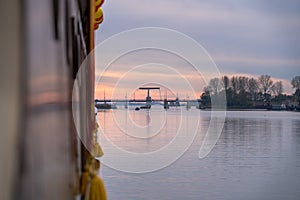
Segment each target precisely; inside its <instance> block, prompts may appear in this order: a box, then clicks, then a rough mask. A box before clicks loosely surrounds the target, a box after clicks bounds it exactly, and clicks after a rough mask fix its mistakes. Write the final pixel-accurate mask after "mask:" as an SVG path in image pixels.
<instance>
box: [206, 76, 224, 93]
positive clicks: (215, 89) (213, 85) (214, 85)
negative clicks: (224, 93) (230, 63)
mask: <svg viewBox="0 0 300 200" xmlns="http://www.w3.org/2000/svg"><path fill="white" fill-rule="evenodd" d="M209 88H210V92H211V93H212V94H218V93H219V92H220V91H221V90H222V89H224V86H223V83H222V81H220V79H219V78H213V79H210V81H209Z"/></svg>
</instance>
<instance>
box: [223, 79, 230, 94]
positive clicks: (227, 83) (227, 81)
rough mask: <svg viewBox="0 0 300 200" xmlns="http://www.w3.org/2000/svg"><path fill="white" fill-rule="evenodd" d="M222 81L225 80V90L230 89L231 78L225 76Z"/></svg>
mask: <svg viewBox="0 0 300 200" xmlns="http://www.w3.org/2000/svg"><path fill="white" fill-rule="evenodd" d="M222 80H223V84H224V89H225V91H227V89H228V88H229V78H228V76H223V77H222Z"/></svg>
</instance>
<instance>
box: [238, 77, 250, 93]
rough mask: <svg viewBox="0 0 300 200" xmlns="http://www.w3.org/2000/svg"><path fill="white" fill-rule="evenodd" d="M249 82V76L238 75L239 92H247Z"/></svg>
mask: <svg viewBox="0 0 300 200" xmlns="http://www.w3.org/2000/svg"><path fill="white" fill-rule="evenodd" d="M247 82H248V78H247V77H245V76H239V77H238V86H237V88H238V91H239V93H245V92H246V90H247Z"/></svg>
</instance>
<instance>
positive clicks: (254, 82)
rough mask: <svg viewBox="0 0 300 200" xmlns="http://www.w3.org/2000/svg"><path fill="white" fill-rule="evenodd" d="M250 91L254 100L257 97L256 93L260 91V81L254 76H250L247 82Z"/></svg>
mask: <svg viewBox="0 0 300 200" xmlns="http://www.w3.org/2000/svg"><path fill="white" fill-rule="evenodd" d="M247 87H248V91H249V93H250V94H251V96H252V100H254V99H255V94H256V93H258V82H257V80H255V79H254V78H250V79H249V80H248V83H247Z"/></svg>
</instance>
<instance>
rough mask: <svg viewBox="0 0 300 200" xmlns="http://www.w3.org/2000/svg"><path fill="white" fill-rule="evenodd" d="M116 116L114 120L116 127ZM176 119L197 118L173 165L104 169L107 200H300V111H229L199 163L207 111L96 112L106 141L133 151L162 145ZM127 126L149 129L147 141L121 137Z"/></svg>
mask: <svg viewBox="0 0 300 200" xmlns="http://www.w3.org/2000/svg"><path fill="white" fill-rule="evenodd" d="M113 112H114V114H115V115H113ZM162 113H163V115H162ZM114 116H118V117H117V121H118V124H116V123H115V121H116V120H115V119H116V117H114ZM162 116H163V117H164V120H165V121H164V120H162V119H160V117H162ZM182 117H184V118H185V119H187V120H188V121H189V120H193V119H194V118H197V119H198V118H199V117H200V122H199V128H198V134H197V136H196V138H195V140H194V142H193V144H192V145H191V147H190V148H189V149H188V151H186V153H185V154H184V155H183V156H182V157H181V158H180V159H178V160H177V161H176V162H175V163H173V164H172V165H170V166H168V167H166V168H164V169H162V170H159V171H155V172H152V173H146V174H130V173H123V172H119V171H116V170H113V169H111V168H109V167H106V166H103V168H102V174H103V178H104V181H105V184H106V188H107V192H108V197H109V199H110V200H120V199H122V200H135V199H137V200H140V199H149V200H150V199H151V200H153V199H162V200H165V199H166V200H167V199H170V200H174V199H175V200H176V199H195V200H199V199H228V200H244V199H249V200H252V199H270V200H271V199H272V200H276V199H278V200H279V199H280V200H286V199H295V200H296V199H297V200H298V199H300V113H293V112H273V111H272V112H270V111H269V112H268V111H228V112H227V117H226V121H225V124H224V128H223V131H222V134H221V137H220V138H219V140H218V142H217V144H216V146H215V147H214V149H213V150H212V151H211V153H210V154H209V155H208V156H207V157H206V158H205V159H201V160H200V159H199V158H198V152H199V148H200V146H201V143H202V140H203V138H204V135H205V133H206V130H207V128H208V125H209V120H210V112H209V111H200V110H196V109H191V110H189V111H185V110H183V111H181V110H179V109H177V110H176V109H170V110H169V111H167V112H164V111H163V110H162V109H160V108H154V109H152V110H151V111H150V113H147V112H146V111H145V110H140V111H134V110H129V111H128V112H127V111H126V110H122V109H119V110H115V111H108V112H99V113H98V118H99V123H100V124H101V127H102V128H103V130H104V132H105V134H106V136H107V137H108V138H110V140H111V141H112V142H113V143H115V144H116V145H118V146H119V147H121V148H123V149H126V150H128V151H133V152H151V151H154V150H156V149H159V148H161V147H163V146H164V145H166V144H168V143H169V142H170V141H172V138H174V137H175V135H176V130H177V129H178V126H179V124H180V121H181V120H182ZM156 118H159V120H155V119H156ZM159 121H164V126H163V128H162V129H160V130H159V132H158V133H157V134H156V135H151V134H152V133H155V131H156V130H154V129H155V127H156V126H159V124H156V123H159ZM130 122H134V123H135V124H136V125H137V126H140V127H145V128H146V129H147V130H148V129H149V134H150V135H151V137H150V138H147V139H137V138H134V137H131V136H129V135H126V134H124V132H131V131H133V132H134V129H132V128H131V127H130V126H129V125H128V124H130ZM149 124H151V125H149ZM184 126H188V124H185V125H184ZM120 127H121V128H120ZM124 129H126V130H124ZM187 130H188V127H187ZM104 153H105V152H104Z"/></svg>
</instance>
